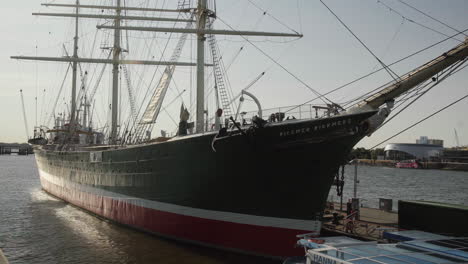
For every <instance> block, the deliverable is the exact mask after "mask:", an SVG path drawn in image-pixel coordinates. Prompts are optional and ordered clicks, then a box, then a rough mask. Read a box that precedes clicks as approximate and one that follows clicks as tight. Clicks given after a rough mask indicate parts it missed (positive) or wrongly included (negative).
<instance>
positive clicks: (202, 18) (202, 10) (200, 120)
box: [195, 0, 207, 133]
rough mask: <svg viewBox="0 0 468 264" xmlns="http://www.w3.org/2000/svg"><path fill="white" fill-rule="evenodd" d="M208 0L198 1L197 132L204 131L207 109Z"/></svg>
mask: <svg viewBox="0 0 468 264" xmlns="http://www.w3.org/2000/svg"><path fill="white" fill-rule="evenodd" d="M206 11H207V10H206V0H199V1H198V8H197V12H198V14H197V28H198V29H199V30H200V33H198V34H197V113H196V118H197V119H196V122H197V123H196V130H195V131H196V132H197V133H202V132H203V130H204V129H203V128H204V123H205V122H204V110H205V40H206V38H205V34H204V32H203V31H202V30H204V29H205V25H206V19H207V15H206Z"/></svg>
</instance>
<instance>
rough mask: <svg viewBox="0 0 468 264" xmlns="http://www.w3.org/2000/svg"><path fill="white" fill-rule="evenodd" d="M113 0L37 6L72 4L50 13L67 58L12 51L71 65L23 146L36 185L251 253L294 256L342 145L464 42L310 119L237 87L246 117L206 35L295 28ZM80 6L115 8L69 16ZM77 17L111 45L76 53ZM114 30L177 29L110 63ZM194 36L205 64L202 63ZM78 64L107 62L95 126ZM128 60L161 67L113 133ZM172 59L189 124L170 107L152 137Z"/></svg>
mask: <svg viewBox="0 0 468 264" xmlns="http://www.w3.org/2000/svg"><path fill="white" fill-rule="evenodd" d="M116 3H117V4H116V6H112V7H111V6H100V5H96V6H93V5H86V6H82V5H80V3H79V1H78V0H77V1H76V4H75V5H66V4H56V3H49V4H45V5H47V6H59V7H64V8H69V7H73V8H75V13H73V14H55V16H71V17H74V18H75V19H76V20H75V22H76V23H75V38H74V52H73V56H67V57H60V58H48V57H14V58H17V59H30V60H36V59H40V60H49V61H62V62H63V61H65V62H69V63H71V66H72V67H71V69H72V70H73V78H72V80H73V81H72V96H71V98H72V99H71V103H70V109H68V112H69V115H68V117H66V116H65V114H63V115H62V116H56V117H55V124H54V125H53V126H52V127H53V128H52V129H48V128H47V129H45V127H41V128H38V129H37V130H36V132H37V133H35V135H34V137H33V138H32V139H30V140H29V142H30V143H31V144H33V145H35V153H36V161H37V165H38V170H39V174H40V180H41V184H42V187H43V189H44V190H45V191H46V192H48V193H50V194H52V195H54V196H56V197H59V198H61V199H63V200H65V201H67V202H69V203H71V204H74V205H76V206H78V207H80V208H83V209H85V210H87V211H89V212H92V213H94V214H96V215H99V216H102V217H105V218H107V219H110V220H112V221H115V222H118V223H121V224H124V225H127V226H130V227H132V228H136V229H139V230H142V231H145V232H150V233H153V234H157V235H161V236H164V237H168V238H173V239H177V240H181V241H187V242H191V243H197V244H201V245H206V246H211V247H216V248H222V249H228V250H233V251H239V252H244V253H249V254H255V255H263V256H272V257H286V256H293V255H297V254H301V251H302V250H300V249H299V248H296V247H294V245H295V242H296V240H297V238H296V235H298V234H303V233H316V234H318V233H319V232H320V227H321V225H320V223H321V222H320V219H321V214H322V212H323V209H324V207H325V203H326V199H327V196H328V192H329V190H330V187H331V185H332V183H333V181H334V177H335V175H336V173H337V172H338V169H339V167H340V166H342V165H344V164H346V162H347V161H348V158H349V157H348V155H349V153H350V151H351V149H352V148H353V147H354V146H355V145H356V144H357V143H358V142H359V141H360V140H361V139H362V138H363V137H364V136H366V135H371V133H373V132H374V131H375V130H376V129H377V128H379V126H380V125H381V124H382V123H383V121H384V120H385V118H386V117H387V116H388V115H389V114H390V111H391V109H392V107H393V104H394V99H395V98H397V97H398V96H400V95H402V94H404V93H406V92H408V91H410V90H411V89H413V88H414V87H416V86H418V85H420V84H424V83H425V82H431V77H432V76H434V75H436V74H438V76H439V78H441V79H442V78H443V77H444V74H447V72H448V74H450V71H448V70H446V69H453V68H456V67H459V66H460V65H461V64H463V63H465V62H466V57H467V56H468V48H467V46H468V41H464V42H463V43H461V44H459V45H457V46H456V47H454V48H453V49H451V50H449V51H447V52H445V53H444V54H443V55H441V56H439V57H437V58H435V59H433V60H431V61H429V62H428V63H426V64H424V65H422V66H420V67H418V68H416V69H414V70H413V71H411V72H409V73H407V74H405V75H402V76H399V77H398V78H396V80H395V81H394V82H391V83H390V84H388V85H386V86H385V87H383V88H382V89H380V90H379V91H377V92H375V93H374V94H371V95H369V96H368V97H366V98H363V100H362V101H360V102H359V103H357V104H356V105H354V106H352V107H350V108H348V109H343V108H342V107H341V106H339V105H338V104H335V103H333V104H329V105H327V106H326V107H324V106H318V107H317V108H316V109H324V110H325V111H324V114H323V115H320V116H318V115H317V117H316V118H307V119H295V118H292V119H284V115H285V114H284V113H273V114H272V115H271V116H270V119H269V120H265V119H264V115H263V113H262V108H261V105H260V102H259V100H258V99H257V98H256V97H255V96H254V95H252V94H251V93H249V92H247V91H245V90H243V91H242V93H241V97H240V98H241V101H240V102H239V104H241V102H242V101H243V99H244V96H248V97H250V98H251V99H252V100H253V101H254V102H255V103H256V105H257V106H258V113H257V114H256V115H254V116H253V117H252V118H251V119H248V118H245V117H244V114H245V113H242V112H240V111H239V110H238V111H237V114H234V113H233V112H231V111H230V109H231V106H230V100H229V98H228V96H227V94H228V93H226V90H224V89H225V84H224V83H223V80H224V79H223V78H222V76H221V75H222V72H223V71H222V67H221V66H220V65H221V64H220V57H221V56H220V54H219V51H218V48H217V46H216V41H215V38H214V36H215V35H217V34H230V35H248V36H255V35H265V36H282V37H301V36H302V35H300V34H297V33H274V32H252V31H229V30H216V29H214V28H213V22H214V20H215V19H216V17H217V16H216V14H215V12H214V11H213V10H211V9H210V8H209V6H208V5H207V1H206V0H200V1H198V3H197V5H196V7H192V6H190V5H189V4H187V3H186V1H183V0H180V1H179V6H178V9H173V10H162V9H157V10H153V9H145V8H139V7H138V8H137V7H127V6H122V5H121V0H116ZM80 8H81V9H85V8H86V9H90V8H91V9H92V8H94V9H99V10H106V12H114V13H115V14H114V15H104V14H100V15H94V14H93V15H86V14H80V13H79V10H80ZM109 10H110V11H109ZM128 10H131V11H132V12H140V11H143V10H146V11H157V12H167V13H175V14H178V15H179V16H178V17H177V18H169V17H162V18H161V17H151V16H142V17H141V18H140V19H141V20H144V21H147V20H153V21H166V22H167V21H170V22H173V23H180V22H184V23H187V25H186V27H185V28H183V27H170V28H164V27H158V28H151V27H132V26H122V25H121V21H122V20H126V19H132V20H138V19H139V18H138V17H137V16H126V15H122V14H121V12H122V11H128ZM102 12H104V11H102ZM42 15H50V14H42ZM78 18H105V19H112V20H114V25H112V26H109V25H108V24H107V23H106V24H105V25H98V28H100V29H112V30H114V33H113V35H114V45H113V47H112V48H110V51H109V57H108V59H91V58H89V59H85V58H80V57H79V56H78V53H77V51H78V36H79V34H78ZM195 22H196V23H195ZM193 27H195V28H193ZM121 30H127V31H132V30H141V31H167V32H174V33H177V34H182V37H181V38H180V40H179V42H178V43H177V45H176V48H175V50H174V53H173V54H172V56H171V59H170V61H139V60H122V59H121V57H120V52H121V51H122V48H121V46H120V41H121V34H120V33H121ZM187 34H196V41H197V62H196V63H191V62H178V59H179V57H180V55H181V50H182V47H183V44H184V43H185V39H186V38H187ZM206 40H208V43H209V48H210V50H211V58H212V59H213V63H206V62H205V56H204V52H205V42H206ZM111 55H112V57H111ZM78 63H104V64H106V63H108V64H112V66H113V70H112V98H111V99H112V104H111V106H112V109H111V113H110V116H111V117H112V118H111V119H112V122H111V124H110V127H109V131H108V133H107V134H106V135H105V133H104V131H102V130H101V131H96V130H94V129H93V128H92V126H91V122H90V118H89V117H90V116H91V113H92V111H90V110H89V106H90V103H89V102H90V101H92V100H93V96H94V94H95V92H90V93H88V92H87V90H86V89H82V90H83V91H80V92H79V94H80V95H81V97H80V98H79V100H78V99H77V96H76V94H77V93H76V92H77V91H76V87H77V81H76V80H77V69H78V68H79V67H78ZM130 63H133V64H140V65H164V66H166V68H165V70H164V72H163V74H162V77H161V79H160V82H159V83H158V86H157V87H156V88H155V90H154V93H153V96H152V97H150V98H149V101H148V104H147V108H146V110H145V111H144V112H143V113H142V114H139V113H135V112H134V113H133V115H132V120H133V122H134V123H133V124H134V126H128V127H127V128H128V130H125V129H123V125H122V124H121V125H120V126H119V125H118V112H117V110H118V105H119V97H118V92H119V80H120V76H119V74H120V69H122V68H121V67H122V66H121V65H122V64H130ZM176 66H177V67H187V66H189V67H191V66H196V67H197V94H196V101H197V104H196V114H195V117H196V118H195V120H194V122H191V119H190V113H189V112H188V110H187V108H186V107H185V106H184V105H182V107H181V110H180V122H179V124H178V128H177V129H178V132H177V134H176V135H175V136H167V135H165V133H162V137H159V138H152V137H151V135H150V132H151V131H152V128H153V125H154V122H156V120H157V117H158V113H159V111H160V110H161V106H162V100H163V99H164V95H165V94H166V91H167V89H168V86H169V83H170V82H171V78H172V76H173V73H174V71H175V68H176ZM205 67H214V69H213V72H214V74H213V75H214V78H215V82H214V83H215V84H216V85H215V89H216V91H215V93H216V94H217V97H216V102H217V105H219V109H218V111H216V113H215V116H214V117H212V118H209V116H208V115H206V116H205V110H206V108H205V107H206V104H205V102H204V100H205V97H206V96H205V94H204V89H205V87H204V77H205V75H204V68H205ZM123 69H125V68H123ZM125 74H126V73H125ZM126 78H128V75H127V74H126ZM129 94H130V93H129ZM77 101H79V102H81V104H80V105H81V106H80V107H77ZM130 101H131V100H130ZM77 108H80V109H77ZM130 108H131V110H132V112H133V111H134V110H135V105H133V104H132V101H131V106H130ZM239 109H240V108H239ZM311 109H312V108H311ZM239 116H242V119H241V120H238V117H239ZM205 118H207V120H205ZM128 124H130V122H128ZM46 125H48V124H46ZM210 127H211V130H210V129H208V128H210ZM46 133H47V134H46ZM317 261H318V262H320V261H321V260H319V259H317ZM327 263H328V262H327Z"/></svg>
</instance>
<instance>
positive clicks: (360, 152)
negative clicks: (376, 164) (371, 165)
mask: <svg viewBox="0 0 468 264" xmlns="http://www.w3.org/2000/svg"><path fill="white" fill-rule="evenodd" d="M384 155H385V152H384V149H383V148H375V149H365V148H355V149H353V150H352V151H351V153H350V154H349V159H350V160H352V159H374V160H376V159H377V157H378V156H384Z"/></svg>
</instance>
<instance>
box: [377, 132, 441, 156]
mask: <svg viewBox="0 0 468 264" xmlns="http://www.w3.org/2000/svg"><path fill="white" fill-rule="evenodd" d="M443 146H444V141H443V140H441V139H430V138H428V137H427V136H421V137H419V139H416V144H412V143H391V144H388V145H387V146H385V149H384V152H385V159H390V160H408V159H422V160H435V159H436V160H439V159H440V157H441V156H442V153H443V150H444V147H443Z"/></svg>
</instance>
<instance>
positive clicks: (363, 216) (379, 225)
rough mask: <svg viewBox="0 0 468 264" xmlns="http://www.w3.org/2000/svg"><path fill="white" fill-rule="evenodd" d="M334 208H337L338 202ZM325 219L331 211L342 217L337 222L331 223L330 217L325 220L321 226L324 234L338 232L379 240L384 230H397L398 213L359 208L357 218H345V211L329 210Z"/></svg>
mask: <svg viewBox="0 0 468 264" xmlns="http://www.w3.org/2000/svg"><path fill="white" fill-rule="evenodd" d="M334 208H338V209H339V204H335V207H334ZM329 211H330V214H327V215H326V216H327V219H330V218H332V215H333V213H338V214H339V215H340V216H341V217H340V218H343V219H342V220H340V221H339V224H338V225H336V224H333V221H332V219H330V220H329V221H326V222H325V223H324V226H323V229H324V230H323V231H324V233H325V234H330V233H331V234H338V235H346V236H351V237H355V238H358V239H363V240H377V241H378V240H381V239H382V234H383V232H385V231H395V230H398V213H396V212H387V211H383V210H380V209H375V208H364V207H361V208H360V212H359V220H356V219H355V218H352V217H351V218H349V219H346V216H347V215H346V212H343V211H339V210H329Z"/></svg>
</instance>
